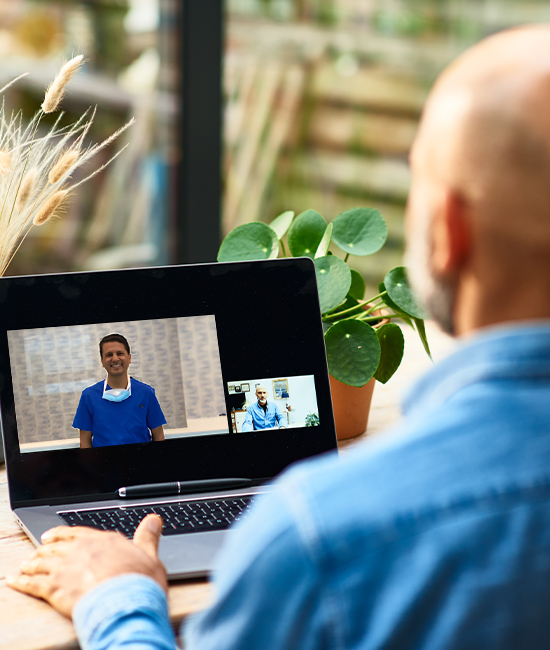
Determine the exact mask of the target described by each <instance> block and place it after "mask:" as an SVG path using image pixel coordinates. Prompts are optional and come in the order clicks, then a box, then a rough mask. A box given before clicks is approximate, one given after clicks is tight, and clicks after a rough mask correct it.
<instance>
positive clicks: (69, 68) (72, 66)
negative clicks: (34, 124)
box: [42, 54, 84, 113]
mask: <svg viewBox="0 0 550 650" xmlns="http://www.w3.org/2000/svg"><path fill="white" fill-rule="evenodd" d="M83 59H84V57H83V56H82V54H79V55H78V56H75V57H74V58H73V59H71V60H70V61H67V63H65V64H64V65H63V66H62V67H61V70H60V71H59V72H58V74H57V77H56V78H55V79H54V80H53V82H52V83H51V84H50V85H49V86H48V90H46V95H45V97H44V101H43V102H42V110H43V111H44V113H53V112H54V111H56V110H57V107H58V106H59V104H60V103H61V100H62V99H63V95H64V94H65V86H66V85H67V83H68V82H69V80H70V78H71V77H72V76H73V75H74V74H75V73H76V72H77V71H78V70H79V68H81V67H82V65H83V63H84V61H83Z"/></svg>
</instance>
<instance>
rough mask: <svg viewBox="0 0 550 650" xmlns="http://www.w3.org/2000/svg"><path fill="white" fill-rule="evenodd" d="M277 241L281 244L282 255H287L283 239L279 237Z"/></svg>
mask: <svg viewBox="0 0 550 650" xmlns="http://www.w3.org/2000/svg"><path fill="white" fill-rule="evenodd" d="M279 243H280V244H281V248H282V249H283V257H288V255H287V254H286V249H285V245H284V243H283V240H282V239H279Z"/></svg>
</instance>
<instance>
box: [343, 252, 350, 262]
mask: <svg viewBox="0 0 550 650" xmlns="http://www.w3.org/2000/svg"><path fill="white" fill-rule="evenodd" d="M348 257H349V253H346V256H345V257H344V262H347V261H348Z"/></svg>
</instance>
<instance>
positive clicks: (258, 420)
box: [241, 386, 286, 433]
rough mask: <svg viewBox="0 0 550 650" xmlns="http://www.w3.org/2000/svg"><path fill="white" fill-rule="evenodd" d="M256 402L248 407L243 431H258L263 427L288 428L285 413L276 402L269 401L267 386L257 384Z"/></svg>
mask: <svg viewBox="0 0 550 650" xmlns="http://www.w3.org/2000/svg"><path fill="white" fill-rule="evenodd" d="M256 400H257V401H256V403H255V404H251V405H250V406H249V407H248V408H247V409H246V416H245V418H244V422H243V426H242V429H241V431H242V432H244V433H246V432H247V431H258V430H261V429H286V422H285V418H284V416H283V414H282V413H281V411H280V410H279V407H278V406H277V404H275V402H268V400H267V388H266V387H265V386H256Z"/></svg>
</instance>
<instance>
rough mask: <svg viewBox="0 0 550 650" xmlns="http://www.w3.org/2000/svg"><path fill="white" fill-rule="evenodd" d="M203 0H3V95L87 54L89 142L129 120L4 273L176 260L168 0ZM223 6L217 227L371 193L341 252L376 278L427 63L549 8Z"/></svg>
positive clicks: (33, 104)
mask: <svg viewBox="0 0 550 650" xmlns="http://www.w3.org/2000/svg"><path fill="white" fill-rule="evenodd" d="M207 1H208V0H81V1H79V0H49V1H48V0H0V57H1V61H2V65H1V66H0V83H2V84H3V83H5V82H7V81H8V80H9V79H11V78H13V77H15V76H17V75H18V74H20V73H21V72H25V71H29V72H30V73H31V74H30V75H29V76H28V77H27V78H25V79H24V80H22V81H21V82H19V83H18V84H17V87H16V88H15V89H13V90H12V89H10V91H9V92H8V93H6V96H5V101H6V107H7V108H8V109H9V110H11V109H15V110H17V109H19V108H21V109H23V111H24V114H25V115H26V116H28V117H30V116H32V114H33V113H34V111H35V110H36V109H37V107H38V106H39V104H40V103H41V101H42V97H43V90H44V87H45V86H46V84H47V83H48V82H49V81H50V80H51V78H52V77H53V76H54V75H55V72H56V71H57V69H58V67H59V64H60V62H61V61H62V59H63V58H69V57H71V56H72V55H74V54H78V53H82V54H84V55H85V57H86V58H87V64H86V68H85V71H84V72H83V73H81V74H80V75H79V76H78V77H77V78H75V79H74V80H73V81H71V84H70V92H69V94H68V95H67V97H66V99H65V100H64V103H63V107H64V109H65V111H66V116H65V118H64V119H65V120H67V121H71V119H72V120H74V119H75V117H76V116H78V115H80V114H81V113H82V111H83V110H84V109H85V108H86V107H87V106H89V105H95V104H97V106H98V115H97V118H96V121H95V126H94V131H93V132H92V133H91V137H92V138H93V139H95V140H98V139H101V138H102V137H105V136H106V135H107V134H109V133H110V132H112V131H113V130H115V129H116V128H118V127H119V126H120V125H122V124H123V123H124V122H125V121H126V120H127V119H128V118H129V117H130V116H132V115H133V116H135V117H136V118H137V122H136V125H135V126H134V127H133V128H132V129H131V130H130V132H128V133H127V134H125V135H124V138H123V140H125V142H129V143H130V146H129V147H128V149H127V150H126V152H125V153H124V154H123V155H122V156H121V157H120V158H119V159H117V161H116V162H115V163H114V164H113V165H112V166H110V167H109V168H108V169H107V171H106V172H105V173H102V174H101V175H99V176H97V177H96V178H94V179H93V180H92V181H91V182H90V183H89V184H87V185H84V186H82V187H81V188H80V189H79V192H78V194H77V195H76V196H75V197H73V200H72V203H71V205H70V208H69V211H68V212H67V214H66V215H65V216H64V217H63V218H62V219H60V220H58V221H56V222H55V223H51V224H47V225H46V226H45V227H44V228H43V229H36V228H35V229H33V231H32V232H31V235H30V236H29V239H28V241H26V242H25V244H24V246H23V247H22V248H21V250H20V251H19V253H18V255H17V256H16V258H15V260H14V262H13V263H12V265H11V267H10V268H9V270H8V273H11V274H15V273H36V272H49V271H63V270H82V269H95V268H116V267H124V266H136V265H149V264H165V263H172V262H175V261H185V260H177V259H176V257H175V254H174V250H173V246H172V242H173V228H174V222H175V217H174V211H175V210H176V202H175V200H174V196H175V194H176V189H177V184H178V177H177V174H175V173H174V169H175V164H176V163H177V161H178V160H179V158H180V157H181V155H182V152H181V151H179V144H178V143H179V139H178V128H179V124H180V117H181V115H182V114H184V113H185V106H184V105H182V102H181V100H180V94H179V92H180V91H179V88H178V79H179V70H180V61H179V56H180V54H179V52H180V51H181V50H180V48H179V47H178V38H179V34H178V21H177V12H178V7H179V3H180V2H207ZM224 20H225V45H224V60H223V96H224V105H223V106H222V107H220V110H221V111H223V123H224V129H223V143H224V153H223V160H221V161H220V167H221V169H222V177H223V193H222V196H220V206H221V207H220V222H221V227H220V234H221V235H223V234H225V233H227V232H228V231H229V230H230V229H232V228H234V227H235V226H237V225H239V224H242V223H245V222H248V221H251V220H262V221H267V222H268V221H270V220H271V219H273V218H274V217H275V216H276V215H277V214H279V213H280V212H282V211H284V210H289V209H290V210H294V211H296V212H297V213H298V212H300V211H302V210H304V209H307V208H314V209H316V210H318V211H319V212H321V213H322V214H323V216H325V217H326V218H327V219H328V220H330V219H332V218H333V217H335V216H336V215H337V214H339V213H340V212H341V211H343V210H345V209H347V208H350V207H354V206H358V205H367V206H372V207H376V208H378V209H379V210H380V211H381V212H382V214H383V215H384V217H385V218H386V221H387V223H388V226H389V232H390V235H389V242H388V244H387V246H386V247H385V248H384V249H383V250H382V251H380V252H379V253H377V254H376V255H374V256H372V257H368V258H356V259H355V261H353V262H352V266H354V267H355V268H357V269H358V270H359V271H360V272H361V273H362V274H363V275H364V276H365V278H366V280H367V283H368V284H370V285H375V284H376V283H377V282H378V280H379V279H380V278H381V276H383V275H384V273H385V272H386V271H387V270H388V269H389V268H391V267H392V266H395V265H398V264H399V263H400V260H401V255H402V247H403V211H404V205H405V201H406V196H407V191H408V186H409V169H408V165H407V154H408V150H409V147H410V145H411V142H412V139H413V137H414V133H415V130H416V127H417V122H418V118H419V114H420V111H421V107H422V104H423V101H424V99H425V97H426V94H427V91H428V89H429V88H430V85H431V84H432V83H433V80H434V79H435V77H436V75H437V74H438V72H439V71H440V70H441V69H442V67H443V66H444V65H445V64H446V63H448V62H449V61H450V60H451V59H452V58H453V57H455V56H456V55H457V54H458V53H459V52H460V51H462V50H464V49H465V48H466V47H468V46H469V45H471V44H473V43H475V42H476V41H478V40H479V39H480V38H482V37H483V36H485V35H487V34H490V33H493V32H495V31H498V30H500V29H502V28H504V27H508V26H512V25H515V24H520V23H526V22H543V21H550V6H549V3H548V2H547V1H544V0H538V1H536V0H293V1H291V0H227V2H226V4H225V18H224ZM122 144H123V143H118V142H117V143H116V144H115V149H113V150H112V151H110V152H109V151H106V152H105V153H104V160H106V159H107V158H108V157H109V155H112V153H113V152H114V151H116V149H117V148H118V147H120V146H121V145H122ZM183 155H184V152H183ZM101 162H103V161H98V162H97V163H95V164H98V165H99V164H100V163H101ZM191 163H192V161H191ZM86 171H87V170H86V169H84V170H82V172H81V173H82V174H84V173H86ZM216 236H217V235H216ZM203 261H209V260H203Z"/></svg>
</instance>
